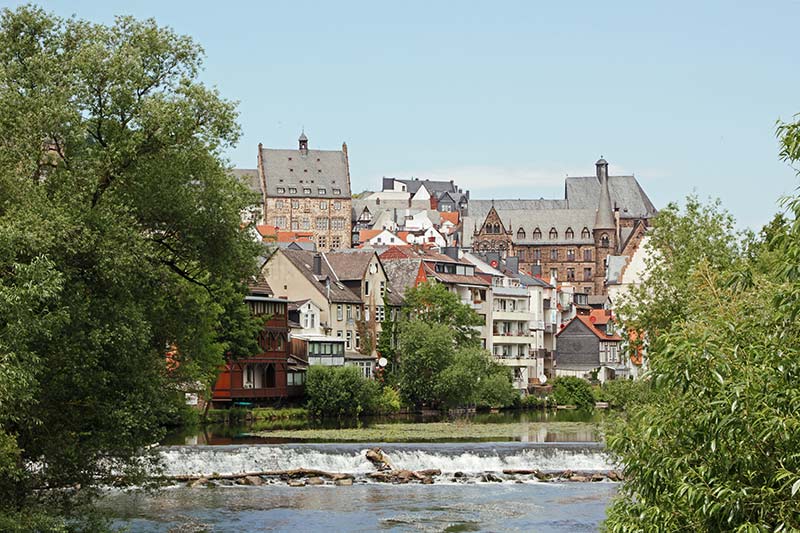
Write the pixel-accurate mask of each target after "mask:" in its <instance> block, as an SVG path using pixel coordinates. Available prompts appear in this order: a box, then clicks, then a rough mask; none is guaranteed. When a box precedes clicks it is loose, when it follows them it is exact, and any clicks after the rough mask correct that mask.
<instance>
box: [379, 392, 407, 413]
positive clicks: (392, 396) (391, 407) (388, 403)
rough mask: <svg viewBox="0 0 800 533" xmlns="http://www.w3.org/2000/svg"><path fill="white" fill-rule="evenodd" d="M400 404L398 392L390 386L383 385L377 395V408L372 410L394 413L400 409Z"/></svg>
mask: <svg viewBox="0 0 800 533" xmlns="http://www.w3.org/2000/svg"><path fill="white" fill-rule="evenodd" d="M401 405H402V402H401V401H400V393H399V392H397V391H396V390H395V389H393V388H391V387H384V388H383V391H382V392H381V395H380V396H379V397H378V401H377V406H376V407H377V408H376V410H375V411H374V412H375V413H380V414H392V413H396V412H398V411H399V410H400V407H401Z"/></svg>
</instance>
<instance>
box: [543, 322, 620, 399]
mask: <svg viewBox="0 0 800 533" xmlns="http://www.w3.org/2000/svg"><path fill="white" fill-rule="evenodd" d="M596 313H600V314H602V316H603V317H605V318H600V315H599V314H596ZM606 313H607V312H606V311H605V310H597V311H595V312H593V313H592V314H591V315H589V316H585V315H577V316H575V317H574V318H573V319H572V320H571V321H570V322H569V323H568V324H566V326H564V328H563V329H562V330H561V331H559V332H558V334H557V337H558V345H557V348H556V376H575V377H580V378H584V379H597V380H599V381H600V382H601V383H602V382H605V381H608V380H611V379H617V378H627V377H628V376H629V375H630V367H629V365H628V362H627V359H628V358H627V356H626V355H625V352H624V350H623V349H622V347H621V343H622V337H620V336H619V335H617V334H616V333H615V332H614V331H613V328H612V327H611V326H610V324H609V319H608V318H609V317H610V315H606Z"/></svg>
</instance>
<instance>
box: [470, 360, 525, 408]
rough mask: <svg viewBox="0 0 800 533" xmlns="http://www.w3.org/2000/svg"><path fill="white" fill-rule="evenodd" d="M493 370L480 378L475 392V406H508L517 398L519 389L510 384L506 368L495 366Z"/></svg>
mask: <svg viewBox="0 0 800 533" xmlns="http://www.w3.org/2000/svg"><path fill="white" fill-rule="evenodd" d="M493 370H494V372H492V373H491V374H489V375H488V376H486V377H484V378H483V379H481V381H480V383H478V390H477V391H476V394H475V396H476V397H475V406H476V407H508V406H509V405H513V404H514V402H515V401H517V398H519V394H520V393H519V391H517V390H516V389H515V388H514V387H513V386H512V385H511V381H510V379H509V376H508V370H507V369H506V368H503V367H495V368H494V369H493Z"/></svg>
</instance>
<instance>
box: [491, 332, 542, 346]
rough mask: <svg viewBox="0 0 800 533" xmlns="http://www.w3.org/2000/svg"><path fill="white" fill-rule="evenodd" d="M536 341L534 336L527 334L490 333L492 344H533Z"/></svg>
mask: <svg viewBox="0 0 800 533" xmlns="http://www.w3.org/2000/svg"><path fill="white" fill-rule="evenodd" d="M534 342H536V337H531V336H530V335H528V334H519V335H512V334H508V335H506V334H499V335H492V343H493V344H533V343H534Z"/></svg>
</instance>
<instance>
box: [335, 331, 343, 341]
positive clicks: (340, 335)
mask: <svg viewBox="0 0 800 533" xmlns="http://www.w3.org/2000/svg"><path fill="white" fill-rule="evenodd" d="M336 336H337V337H338V338H340V339H341V338H342V336H344V331H342V330H340V329H337V330H336Z"/></svg>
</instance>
